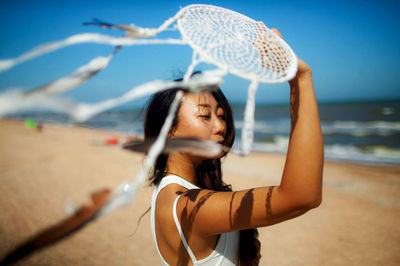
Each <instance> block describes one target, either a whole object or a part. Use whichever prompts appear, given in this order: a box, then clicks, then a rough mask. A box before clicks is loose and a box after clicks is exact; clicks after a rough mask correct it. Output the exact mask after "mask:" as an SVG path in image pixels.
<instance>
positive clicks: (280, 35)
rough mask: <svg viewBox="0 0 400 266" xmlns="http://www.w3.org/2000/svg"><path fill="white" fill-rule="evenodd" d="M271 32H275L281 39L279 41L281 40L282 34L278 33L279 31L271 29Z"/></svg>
mask: <svg viewBox="0 0 400 266" xmlns="http://www.w3.org/2000/svg"><path fill="white" fill-rule="evenodd" d="M271 30H272V31H273V32H275V33H276V34H277V35H278V36H279V37H281V39H283V37H282V34H281V33H280V32H279V30H277V29H276V28H272V29H271Z"/></svg>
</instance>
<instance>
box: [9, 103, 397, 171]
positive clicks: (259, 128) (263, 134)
mask: <svg viewBox="0 0 400 266" xmlns="http://www.w3.org/2000/svg"><path fill="white" fill-rule="evenodd" d="M244 107H245V106H244V105H232V108H233V112H234V119H235V127H236V133H237V138H236V141H235V144H234V145H236V146H240V135H241V132H240V131H241V128H242V125H243V113H244ZM319 109H320V118H321V124H322V131H323V135H324V144H325V157H326V158H327V159H331V160H339V161H353V162H361V163H367V164H400V101H387V102H353V103H322V104H320V105H319ZM143 116H144V111H142V110H130V109H120V110H111V111H108V112H105V113H102V114H100V115H98V116H96V117H94V118H92V119H90V120H89V121H86V122H84V123H80V124H79V125H80V126H85V127H90V128H99V129H107V130H115V131H121V132H124V133H128V134H132V135H142V134H143V126H142V123H143ZM10 117H12V118H17V119H27V118H31V119H34V120H36V121H37V122H41V123H64V124H76V123H74V122H73V121H72V120H70V119H69V118H68V117H67V116H66V115H63V114H57V113H44V112H40V113H39V112H35V113H24V114H17V115H13V116H10ZM289 132H290V113H289V106H288V105H258V106H257V107H256V113H255V131H254V134H255V142H254V145H253V148H252V150H253V151H257V152H273V153H286V151H287V146H288V141H289Z"/></svg>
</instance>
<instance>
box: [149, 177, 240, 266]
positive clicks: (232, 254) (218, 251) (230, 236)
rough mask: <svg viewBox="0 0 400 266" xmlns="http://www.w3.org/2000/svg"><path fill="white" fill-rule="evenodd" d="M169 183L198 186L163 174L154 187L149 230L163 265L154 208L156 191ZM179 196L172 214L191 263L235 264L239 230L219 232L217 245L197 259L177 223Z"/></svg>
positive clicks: (205, 265) (191, 186) (228, 265)
mask: <svg viewBox="0 0 400 266" xmlns="http://www.w3.org/2000/svg"><path fill="white" fill-rule="evenodd" d="M169 184H178V185H180V186H183V187H185V188H187V189H198V188H199V187H197V186H195V185H193V184H191V183H189V182H188V181H186V180H185V179H183V178H181V177H179V176H176V175H169V176H165V177H164V178H163V179H162V180H161V182H160V184H159V185H158V186H156V187H155V188H154V191H153V196H152V199H151V231H152V234H153V240H154V243H155V244H156V248H157V251H158V254H159V255H160V258H161V261H162V263H163V265H168V263H167V262H166V261H165V260H164V258H163V257H162V255H161V252H160V250H159V249H158V244H157V237H156V229H155V210H156V200H157V196H158V193H159V192H160V191H161V190H162V189H163V188H165V187H166V186H167V185H169ZM179 197H180V196H178V197H177V198H176V199H175V202H174V206H173V216H174V220H175V224H176V228H177V229H178V232H179V235H180V237H181V239H182V244H183V245H184V246H185V248H186V250H187V252H188V254H189V256H190V258H191V259H192V261H193V265H202V266H208V265H209V266H215V265H221V266H232V265H236V264H237V261H238V253H239V235H240V234H239V231H237V232H230V233H224V234H221V235H220V237H219V239H218V242H217V245H216V247H215V249H214V250H213V252H212V253H211V254H210V255H209V256H208V257H206V258H204V259H201V260H197V259H196V257H195V255H194V254H193V252H192V250H191V249H190V247H189V245H188V243H187V242H186V239H185V236H184V234H183V231H182V228H181V225H180V223H179V220H178V217H177V214H176V204H177V202H178V199H179Z"/></svg>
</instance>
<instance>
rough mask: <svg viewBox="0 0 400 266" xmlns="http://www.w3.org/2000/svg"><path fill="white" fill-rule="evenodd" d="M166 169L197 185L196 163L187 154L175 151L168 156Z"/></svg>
mask: <svg viewBox="0 0 400 266" xmlns="http://www.w3.org/2000/svg"><path fill="white" fill-rule="evenodd" d="M166 171H167V172H168V173H170V174H175V175H178V176H180V177H182V178H183V179H186V180H187V181H189V182H190V183H192V184H194V185H196V164H195V162H194V161H193V160H192V158H190V157H189V156H188V155H186V154H182V153H174V154H170V155H169V156H168V162H167V167H166Z"/></svg>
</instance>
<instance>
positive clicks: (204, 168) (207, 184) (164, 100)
mask: <svg viewBox="0 0 400 266" xmlns="http://www.w3.org/2000/svg"><path fill="white" fill-rule="evenodd" d="M179 90H183V89H182V88H173V89H169V90H165V91H161V92H158V93H156V94H155V95H154V96H153V97H152V98H151V99H150V101H149V104H148V106H147V112H146V116H145V120H144V136H145V140H146V139H154V138H156V137H157V136H158V134H159V133H160V130H161V127H162V125H163V124H164V121H165V119H166V117H167V114H168V110H169V107H170V105H171V103H172V101H173V100H174V98H175V95H176V93H177V92H178V91H179ZM183 91H185V90H183ZM211 94H212V95H213V96H214V98H215V100H216V101H217V102H218V104H219V105H220V106H221V108H222V109H223V110H224V115H225V121H226V136H225V143H224V145H225V146H227V147H232V145H233V141H234V139H235V128H234V121H233V115H232V109H231V107H230V105H229V103H228V101H227V99H226V98H225V96H224V94H223V93H222V91H221V90H220V89H219V88H218V89H217V90H213V91H211ZM179 108H180V106H179ZM179 108H178V112H179ZM178 112H177V113H178ZM178 122H179V121H178V116H177V115H176V116H175V118H174V121H173V124H172V128H173V127H175V126H176V125H177V124H178ZM167 161H168V155H164V154H161V155H160V156H159V157H158V159H157V161H156V163H155V166H154V168H153V171H152V173H151V174H150V177H149V181H150V183H151V184H153V185H158V184H159V183H160V182H161V180H162V178H163V177H164V176H166V171H165V170H166V166H167ZM196 184H197V185H198V186H200V188H204V189H211V190H214V191H232V188H231V186H230V185H227V184H225V183H224V182H223V181H222V170H221V160H220V159H209V160H204V161H203V162H202V163H201V164H200V165H199V166H198V167H197V168H196ZM260 257H261V256H260V242H259V241H258V231H257V229H248V230H242V231H240V245H239V262H240V265H258V262H259V260H260Z"/></svg>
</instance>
